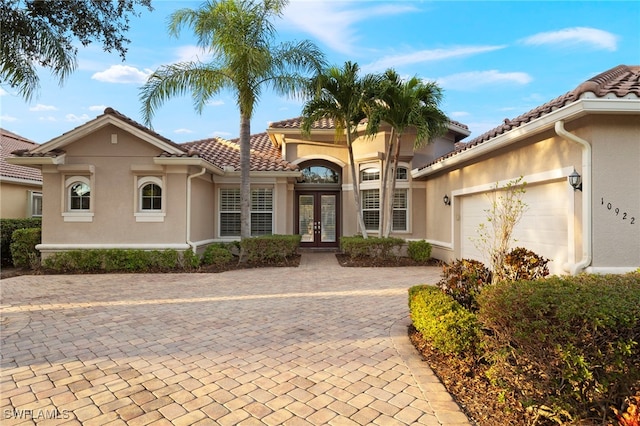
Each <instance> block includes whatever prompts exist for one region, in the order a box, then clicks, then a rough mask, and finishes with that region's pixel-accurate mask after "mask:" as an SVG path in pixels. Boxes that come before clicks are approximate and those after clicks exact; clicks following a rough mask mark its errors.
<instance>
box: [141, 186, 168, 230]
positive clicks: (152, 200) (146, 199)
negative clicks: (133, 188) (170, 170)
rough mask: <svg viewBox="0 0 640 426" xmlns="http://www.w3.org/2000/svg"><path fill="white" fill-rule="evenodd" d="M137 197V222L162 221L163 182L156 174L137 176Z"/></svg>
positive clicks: (163, 202) (163, 213) (163, 214)
mask: <svg viewBox="0 0 640 426" xmlns="http://www.w3.org/2000/svg"><path fill="white" fill-rule="evenodd" d="M137 179H138V181H137V186H138V198H137V207H136V213H135V217H136V221H137V222H163V221H164V216H165V212H164V205H165V201H164V199H165V194H164V191H163V187H164V182H163V180H162V178H160V177H157V176H144V177H138V178H137Z"/></svg>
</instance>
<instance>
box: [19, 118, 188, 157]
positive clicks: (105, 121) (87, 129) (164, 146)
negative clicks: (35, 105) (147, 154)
mask: <svg viewBox="0 0 640 426" xmlns="http://www.w3.org/2000/svg"><path fill="white" fill-rule="evenodd" d="M105 111H106V110H105ZM109 124H111V125H114V126H116V127H118V128H120V129H122V130H124V131H126V132H128V133H130V134H132V135H134V136H136V137H138V138H140V139H142V140H144V141H146V142H148V143H150V144H151V145H153V146H155V147H156V148H159V149H161V150H163V151H166V152H168V153H170V154H184V151H183V150H181V149H180V148H179V147H176V146H174V145H172V144H169V143H167V142H164V141H162V140H160V139H158V138H156V137H154V136H153V135H151V134H150V133H149V132H146V131H144V130H142V129H141V128H139V127H137V126H134V125H132V124H130V123H128V122H126V121H125V120H122V119H120V118H119V117H118V116H116V115H114V114H112V113H105V114H104V115H101V116H99V117H97V118H95V119H94V120H92V121H89V122H87V123H85V124H84V125H82V126H79V127H76V128H75V129H73V130H71V131H70V132H68V133H65V134H63V135H62V136H59V137H57V138H55V139H51V140H50V141H49V142H47V143H44V144H42V145H40V146H38V147H37V148H35V149H33V150H31V151H30V152H31V153H34V154H42V153H46V152H48V151H51V150H54V149H59V148H61V147H63V146H65V145H68V144H70V143H72V142H75V141H76V140H78V139H80V138H82V137H84V136H87V135H89V134H91V133H93V132H95V131H96V130H99V129H101V128H103V127H105V126H107V125H109Z"/></svg>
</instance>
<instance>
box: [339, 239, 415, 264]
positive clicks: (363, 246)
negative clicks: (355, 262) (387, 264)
mask: <svg viewBox="0 0 640 426" xmlns="http://www.w3.org/2000/svg"><path fill="white" fill-rule="evenodd" d="M403 245H404V240H403V239H402V238H392V237H389V238H380V237H369V238H363V237H362V236H360V235H357V236H354V237H341V238H340V249H341V250H342V252H343V253H344V254H346V255H348V256H349V257H351V258H352V259H353V258H358V257H376V258H382V259H387V258H390V257H396V256H397V254H396V253H398V252H399V251H400V248H401V247H402V246H403ZM394 249H395V250H394Z"/></svg>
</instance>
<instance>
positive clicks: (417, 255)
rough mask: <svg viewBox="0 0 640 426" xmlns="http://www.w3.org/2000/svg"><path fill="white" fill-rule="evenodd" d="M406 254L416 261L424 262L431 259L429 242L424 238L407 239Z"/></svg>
mask: <svg viewBox="0 0 640 426" xmlns="http://www.w3.org/2000/svg"><path fill="white" fill-rule="evenodd" d="M407 254H408V255H409V257H410V258H411V259H413V260H415V261H416V262H422V263H424V262H426V261H427V260H429V259H431V244H429V243H428V242H426V241H425V240H420V241H409V242H408V243H407Z"/></svg>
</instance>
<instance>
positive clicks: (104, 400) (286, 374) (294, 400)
mask: <svg viewBox="0 0 640 426" xmlns="http://www.w3.org/2000/svg"><path fill="white" fill-rule="evenodd" d="M438 276H439V269H437V268H429V267H416V268H375V269H374V268H341V267H340V266H339V265H338V263H337V262H336V260H335V256H334V255H333V254H330V253H320V254H318V253H313V254H304V255H303V258H302V261H301V265H300V267H298V268H267V269H253V270H242V271H231V272H225V273H221V274H148V275H147V274H143V275H125V274H123V275H74V276H22V277H16V278H11V279H8V280H5V281H3V282H2V299H1V303H2V347H1V354H2V359H1V372H0V379H1V383H0V385H1V387H0V391H1V404H0V405H1V409H2V424H3V425H10V424H33V423H37V424H43V425H44V424H57V425H60V424H80V423H81V424H87V425H92V424H95V425H104V424H109V425H111V424H130V425H144V424H153V425H156V424H158V425H160V424H174V425H191V424H220V425H253V424H256V425H258V424H266V425H274V424H290V425H306V424H313V425H321V424H335V425H355V424H360V425H364V424H378V425H394V424H424V425H438V424H443V425H444V424H447V425H453V424H468V422H467V419H466V417H465V416H464V415H463V414H462V413H461V412H460V411H459V409H458V407H457V405H456V404H455V403H454V402H453V401H452V399H451V397H450V396H449V394H447V393H446V392H445V391H444V388H443V387H442V385H441V384H440V383H439V382H438V381H437V378H435V376H433V373H431V370H430V369H428V367H426V366H425V365H424V363H422V362H421V361H420V360H419V358H418V356H417V354H416V353H415V350H414V349H413V347H412V346H411V344H410V343H409V340H408V338H407V336H406V325H407V324H408V320H407V315H408V309H407V288H408V287H409V286H411V285H414V284H419V283H424V282H435V281H437V279H438Z"/></svg>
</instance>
